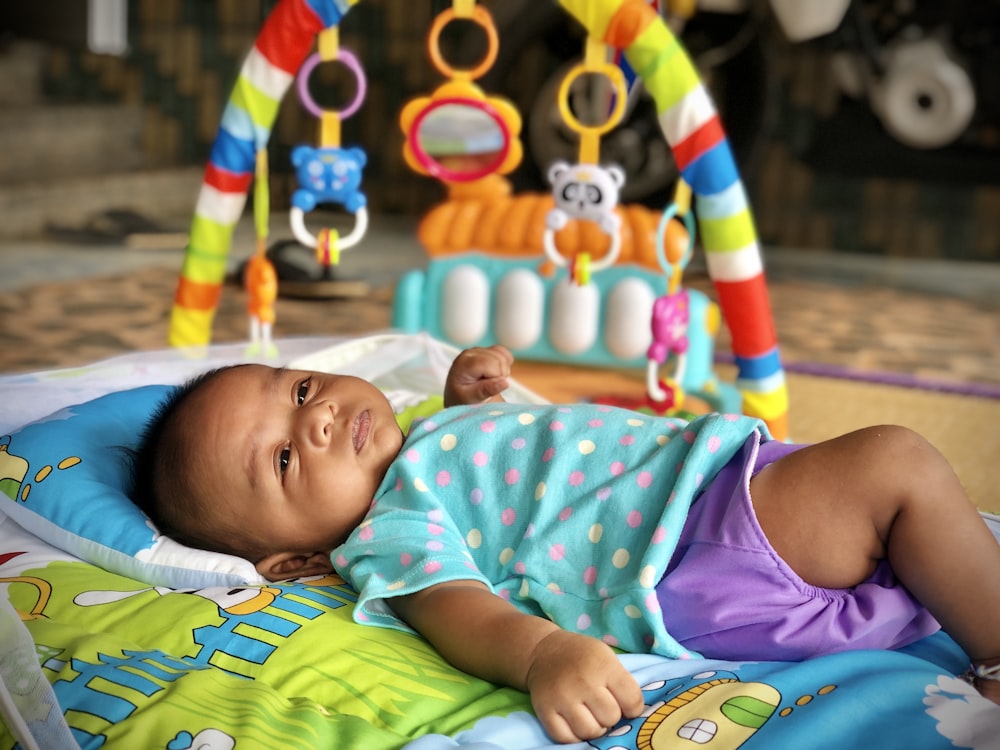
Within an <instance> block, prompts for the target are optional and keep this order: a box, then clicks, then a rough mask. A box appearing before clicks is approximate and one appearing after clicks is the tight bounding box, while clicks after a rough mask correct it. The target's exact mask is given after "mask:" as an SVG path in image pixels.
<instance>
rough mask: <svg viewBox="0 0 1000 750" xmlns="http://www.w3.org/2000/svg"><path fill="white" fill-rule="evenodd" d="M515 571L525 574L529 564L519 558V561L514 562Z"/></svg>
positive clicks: (520, 574) (521, 574)
mask: <svg viewBox="0 0 1000 750" xmlns="http://www.w3.org/2000/svg"><path fill="white" fill-rule="evenodd" d="M514 572H515V573H517V574H518V575H519V576H523V575H524V574H525V573H527V572H528V566H527V565H525V564H524V563H523V562H521V561H520V560H519V561H518V562H516V563H514Z"/></svg>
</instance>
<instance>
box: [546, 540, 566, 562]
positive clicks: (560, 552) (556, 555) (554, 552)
mask: <svg viewBox="0 0 1000 750" xmlns="http://www.w3.org/2000/svg"><path fill="white" fill-rule="evenodd" d="M549 557H551V558H552V559H553V560H562V559H563V558H564V557H566V548H565V547H563V546H562V545H561V544H559V543H558V542H557V543H556V544H553V545H552V546H551V547H549Z"/></svg>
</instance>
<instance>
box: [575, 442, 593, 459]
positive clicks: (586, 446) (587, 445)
mask: <svg viewBox="0 0 1000 750" xmlns="http://www.w3.org/2000/svg"><path fill="white" fill-rule="evenodd" d="M576 447H577V448H578V449H579V450H580V453H582V454H583V455H585V456H589V455H590V454H591V453H593V452H594V448H595V447H596V446H595V445H594V441H593V440H581V441H580V444H579V445H577V446H576Z"/></svg>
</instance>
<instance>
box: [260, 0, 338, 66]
mask: <svg viewBox="0 0 1000 750" xmlns="http://www.w3.org/2000/svg"><path fill="white" fill-rule="evenodd" d="M322 30H323V21H322V20H321V19H320V17H319V16H318V15H316V13H315V12H314V11H313V9H312V8H310V7H309V5H308V4H307V3H306V2H305V0H282V1H281V2H280V3H278V4H277V5H276V6H275V8H274V10H272V11H271V13H270V14H269V15H268V17H267V20H266V21H265V22H264V26H263V28H262V29H261V31H260V34H258V35H257V49H258V51H260V53H261V54H262V55H263V56H264V57H266V58H267V59H268V61H269V62H270V63H271V64H272V65H274V66H275V67H276V68H280V69H281V70H283V71H285V72H286V73H291V74H293V75H294V74H295V73H296V72H297V71H298V69H299V68H300V67H302V63H303V62H304V61H305V59H306V56H307V55H308V54H309V53H310V52H311V51H312V47H313V44H314V43H315V41H316V35H317V34H318V33H319V32H321V31H322Z"/></svg>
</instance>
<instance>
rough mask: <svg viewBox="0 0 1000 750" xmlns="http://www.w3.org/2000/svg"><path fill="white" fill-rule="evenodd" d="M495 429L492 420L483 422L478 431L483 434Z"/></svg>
mask: <svg viewBox="0 0 1000 750" xmlns="http://www.w3.org/2000/svg"><path fill="white" fill-rule="evenodd" d="M496 427H497V423H496V422H494V421H493V420H492V419H485V420H483V422H482V424H480V425H479V429H480V430H482V431H483V432H493V430H495V429H496Z"/></svg>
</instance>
